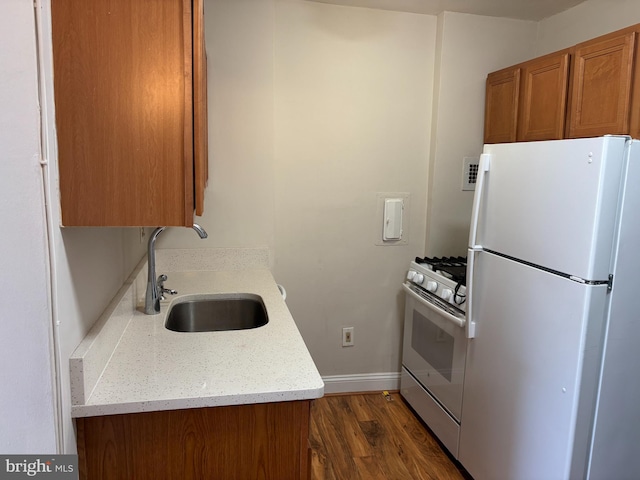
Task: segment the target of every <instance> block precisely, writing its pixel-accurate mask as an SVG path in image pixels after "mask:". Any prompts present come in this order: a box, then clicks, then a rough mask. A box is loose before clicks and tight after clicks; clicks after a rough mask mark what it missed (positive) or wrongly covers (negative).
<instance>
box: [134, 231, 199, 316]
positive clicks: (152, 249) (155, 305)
mask: <svg viewBox="0 0 640 480" xmlns="http://www.w3.org/2000/svg"><path fill="white" fill-rule="evenodd" d="M165 228H167V227H158V228H156V229H155V230H154V231H153V233H152V234H151V236H150V237H149V243H148V245H147V292H146V294H145V297H144V313H146V314H147V315H156V314H158V313H160V300H162V299H163V298H164V294H165V293H168V294H170V295H175V294H176V293H178V292H177V291H175V290H171V289H170V288H164V282H165V281H166V280H167V276H166V275H160V276H159V277H158V278H156V239H157V238H158V235H160V234H161V233H162V232H164V230H165ZM191 228H193V229H194V230H195V231H196V233H197V234H198V235H199V236H200V238H207V236H208V235H207V232H206V231H205V229H204V228H202V227H201V226H200V225H198V224H197V223H194V224H193V227H191Z"/></svg>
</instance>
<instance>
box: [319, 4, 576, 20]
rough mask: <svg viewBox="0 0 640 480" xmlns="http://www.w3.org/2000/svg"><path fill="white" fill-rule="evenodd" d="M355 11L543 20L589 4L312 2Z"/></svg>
mask: <svg viewBox="0 0 640 480" xmlns="http://www.w3.org/2000/svg"><path fill="white" fill-rule="evenodd" d="M312 1H316V2H320V3H333V4H335V5H348V6H353V7H367V8H379V9H381V10H396V11H400V12H412V13H423V14H427V15H437V14H439V13H441V12H444V11H447V12H460V13H472V14H475V15H487V16H490V17H506V18H519V19H522V20H535V21H538V20H542V19H543V18H547V17H550V16H552V15H555V14H556V13H560V12H563V11H564V10H568V9H569V8H571V7H574V6H575V5H578V4H580V3H583V2H584V1H586V0H312Z"/></svg>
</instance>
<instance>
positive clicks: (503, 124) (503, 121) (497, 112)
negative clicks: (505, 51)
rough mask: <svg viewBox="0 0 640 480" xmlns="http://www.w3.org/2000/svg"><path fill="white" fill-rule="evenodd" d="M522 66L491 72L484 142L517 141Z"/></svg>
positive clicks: (488, 77) (488, 84)
mask: <svg viewBox="0 0 640 480" xmlns="http://www.w3.org/2000/svg"><path fill="white" fill-rule="evenodd" d="M519 95H520V68H508V69H504V70H499V71H497V72H494V73H490V74H489V75H488V76H487V88H486V96H485V111H484V143H503V142H515V141H516V132H517V130H516V129H517V120H518V116H517V112H518V99H519Z"/></svg>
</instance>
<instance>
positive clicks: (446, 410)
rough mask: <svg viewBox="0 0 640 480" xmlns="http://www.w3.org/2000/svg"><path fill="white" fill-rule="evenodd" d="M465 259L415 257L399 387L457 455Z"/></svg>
mask: <svg viewBox="0 0 640 480" xmlns="http://www.w3.org/2000/svg"><path fill="white" fill-rule="evenodd" d="M466 268H467V266H466V258H463V257H455V258H451V257H445V258H416V259H415V261H413V262H411V264H410V266H409V271H408V273H407V278H406V280H405V282H404V285H403V289H404V290H405V292H406V302H405V323H404V341H403V352H402V377H401V382H400V392H401V394H402V396H403V397H404V398H405V399H406V400H407V402H409V403H410V404H411V406H412V407H413V409H414V410H415V411H416V412H417V413H418V415H420V417H421V418H422V419H423V420H424V421H425V423H426V424H427V425H428V426H429V427H430V428H431V430H432V431H433V432H434V433H435V434H436V436H437V437H438V438H439V439H440V441H441V442H442V443H443V444H444V445H445V447H447V449H448V450H449V451H450V452H451V454H452V455H453V456H454V457H456V458H457V456H458V441H459V433H460V417H461V412H462V385H463V381H464V369H465V359H466V351H467V337H466V333H465V325H466V321H465V310H466V291H467V290H466V287H465V283H466Z"/></svg>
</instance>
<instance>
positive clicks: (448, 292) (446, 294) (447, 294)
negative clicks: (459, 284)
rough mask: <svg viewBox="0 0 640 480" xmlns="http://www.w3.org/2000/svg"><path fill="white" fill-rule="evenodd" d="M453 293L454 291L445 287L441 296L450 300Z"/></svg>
mask: <svg viewBox="0 0 640 480" xmlns="http://www.w3.org/2000/svg"><path fill="white" fill-rule="evenodd" d="M452 294H453V292H452V291H451V289H449V288H444V289H443V290H442V293H441V294H440V298H442V299H443V300H446V301H449V299H450V298H451V295H452Z"/></svg>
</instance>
